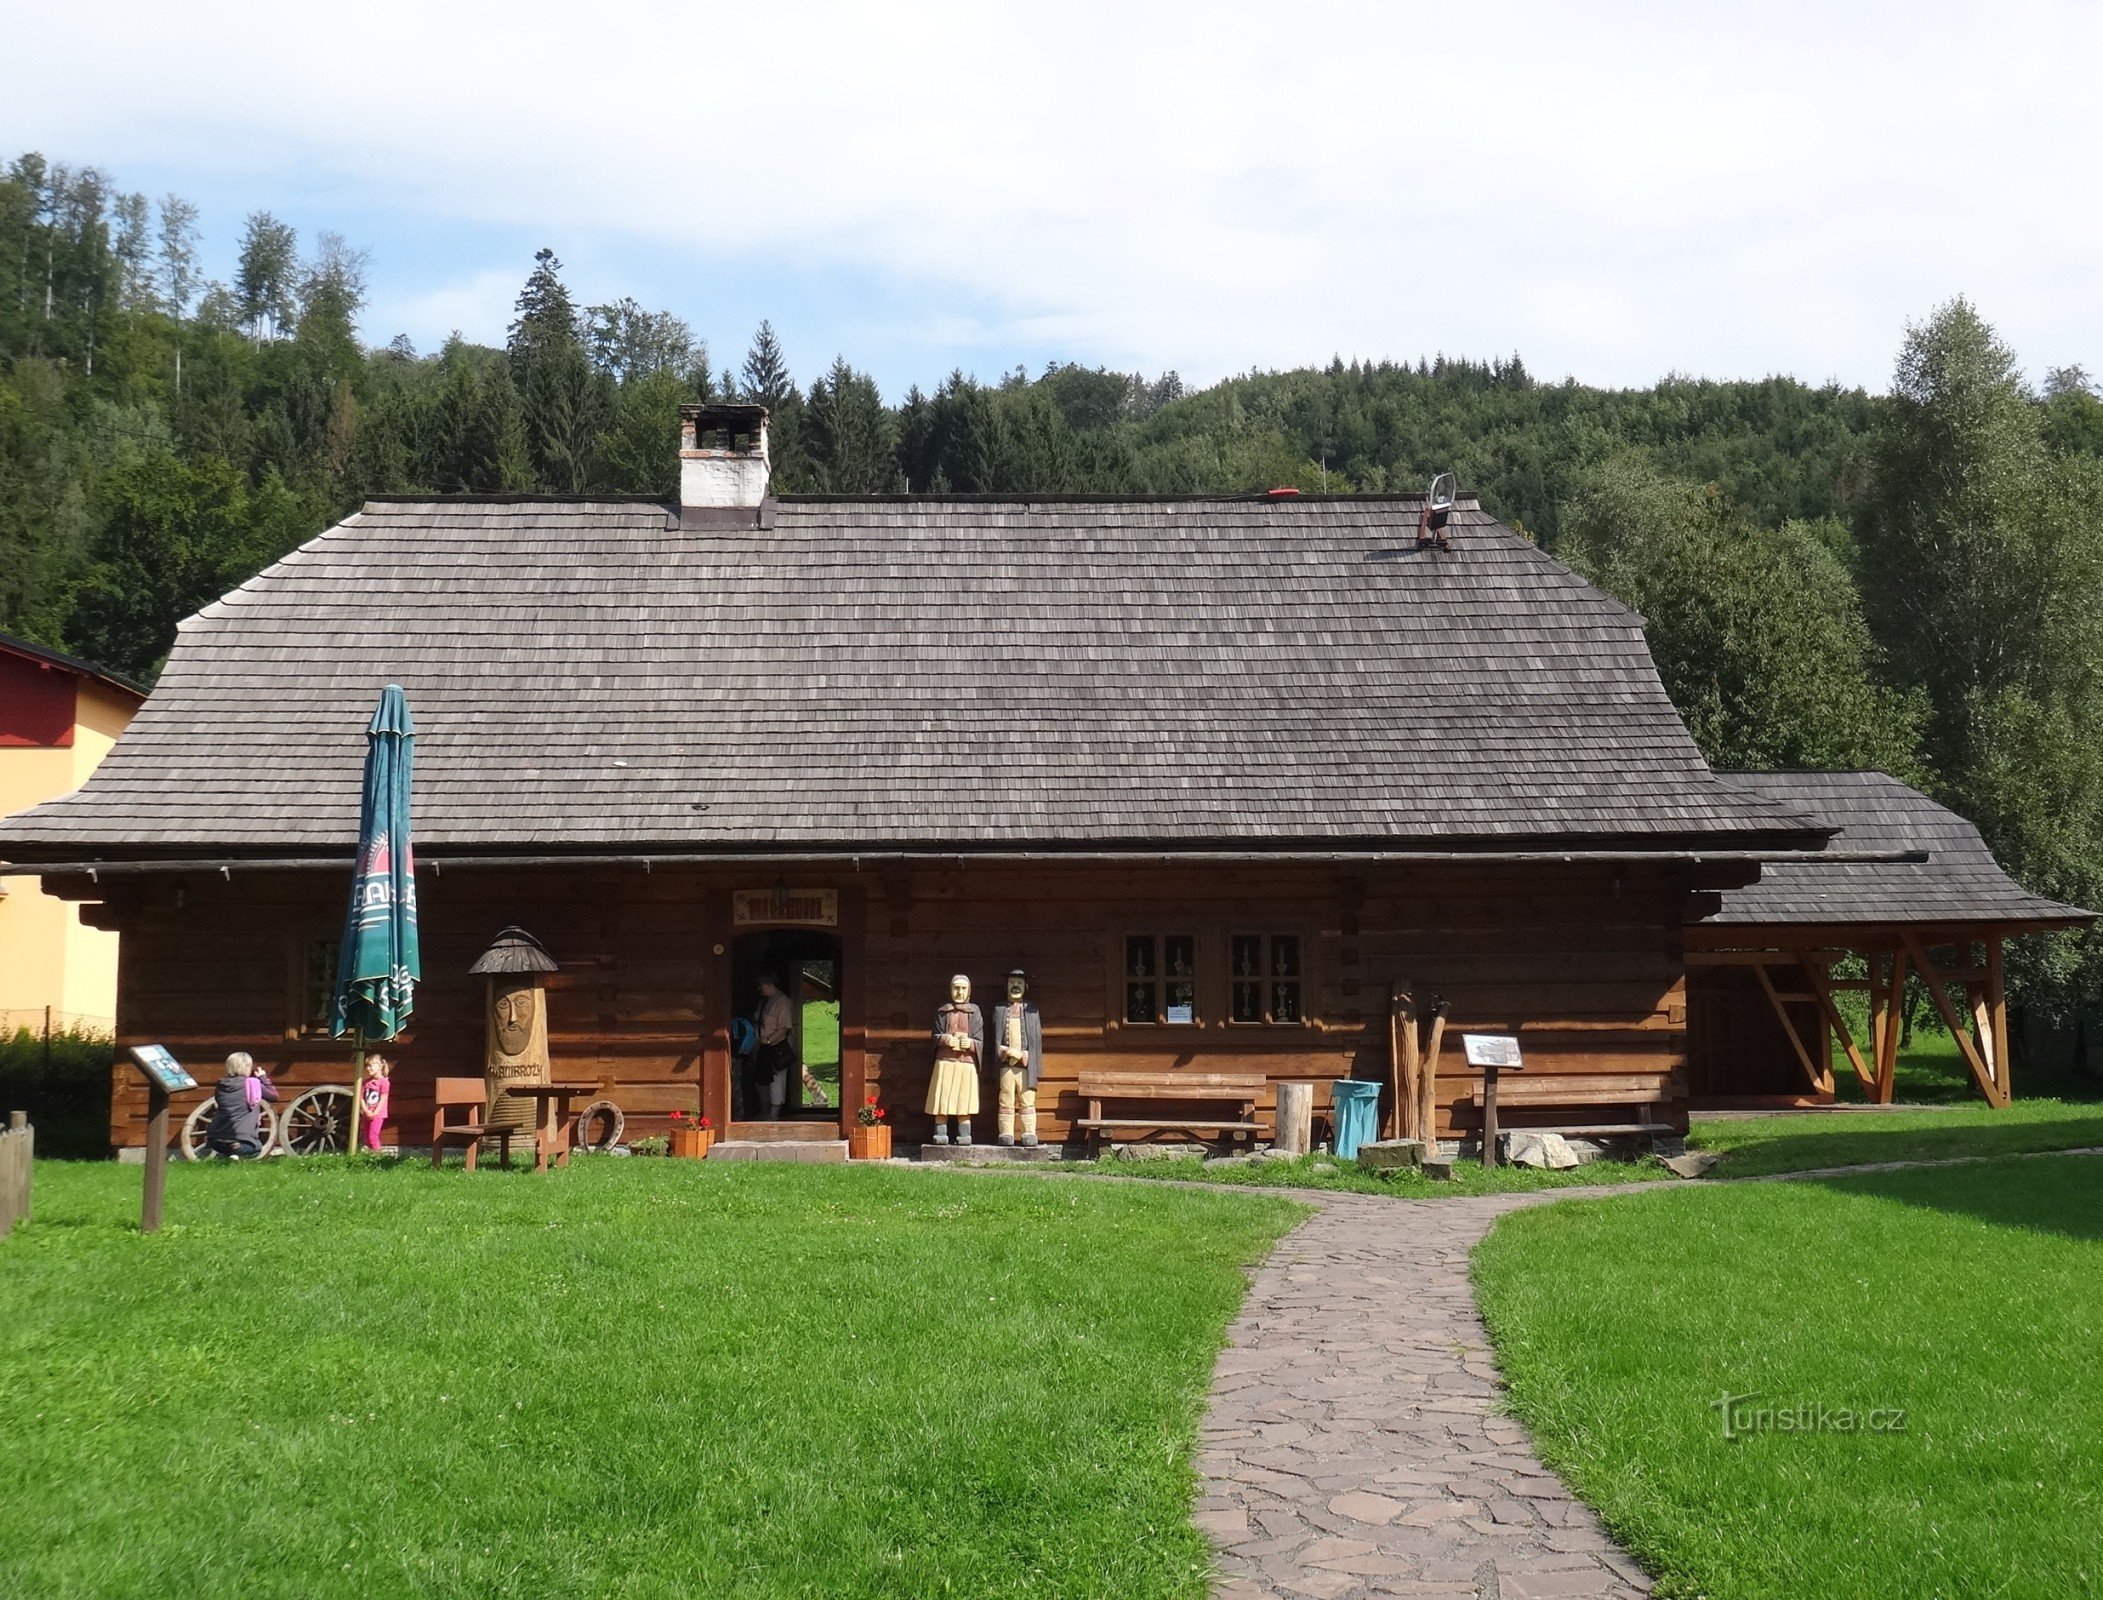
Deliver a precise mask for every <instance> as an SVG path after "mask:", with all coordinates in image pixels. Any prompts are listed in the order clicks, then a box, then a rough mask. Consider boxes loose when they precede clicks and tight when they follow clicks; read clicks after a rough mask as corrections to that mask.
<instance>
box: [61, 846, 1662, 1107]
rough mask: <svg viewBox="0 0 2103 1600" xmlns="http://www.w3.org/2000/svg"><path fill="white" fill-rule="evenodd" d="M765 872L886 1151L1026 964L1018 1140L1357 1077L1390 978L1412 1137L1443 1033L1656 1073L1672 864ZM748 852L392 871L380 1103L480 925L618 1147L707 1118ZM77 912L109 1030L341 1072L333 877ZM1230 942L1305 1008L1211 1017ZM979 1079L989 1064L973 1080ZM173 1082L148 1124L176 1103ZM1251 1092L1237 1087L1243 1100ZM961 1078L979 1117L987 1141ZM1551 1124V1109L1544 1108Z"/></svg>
mask: <svg viewBox="0 0 2103 1600" xmlns="http://www.w3.org/2000/svg"><path fill="white" fill-rule="evenodd" d="M785 876H786V882H787V886H788V887H790V888H796V889H802V888H824V887H830V888H833V889H836V890H837V891H838V908H839V926H838V928H837V930H836V931H837V933H838V934H839V936H840V939H841V943H842V967H843V980H844V981H843V996H842V1008H841V1037H842V1047H843V1049H842V1055H843V1061H842V1079H843V1089H844V1094H843V1098H844V1099H845V1100H846V1101H847V1103H848V1107H850V1108H851V1107H852V1106H853V1105H854V1104H856V1103H858V1101H859V1098H860V1095H861V1093H862V1092H863V1090H864V1089H865V1088H866V1089H867V1090H872V1091H874V1092H876V1093H877V1094H878V1095H879V1096H880V1097H881V1098H882V1100H883V1102H884V1104H885V1105H886V1106H887V1107H888V1108H890V1111H891V1120H892V1122H893V1125H894V1127H895V1128H896V1129H897V1135H898V1137H899V1139H900V1140H902V1141H904V1142H907V1143H911V1142H914V1141H916V1140H918V1139H919V1138H920V1136H921V1135H922V1133H923V1132H924V1131H925V1129H926V1126H927V1120H926V1119H925V1118H924V1117H923V1116H922V1115H921V1113H920V1109H919V1107H920V1102H921V1097H922V1095H923V1094H924V1092H925V1088H926V1082H927V1074H928V1065H929V1043H928V1037H927V1035H928V1030H929V1028H930V1026H931V1024H932V1020H933V1013H934V1008H935V1006H936V1005H937V1003H938V1002H939V1001H940V1000H941V999H942V998H943V996H944V995H945V993H946V986H947V982H948V979H949V976H950V974H951V973H953V972H957V971H963V972H967V973H969V974H970V975H971V976H972V978H973V980H974V983H975V985H976V992H977V997H978V998H979V999H980V1000H981V1001H982V1002H985V1001H988V1000H990V999H991V998H992V997H994V996H996V995H997V994H998V992H999V985H1000V980H1001V977H1002V975H1003V974H1004V973H1005V972H1006V971H1007V970H1008V969H1009V968H1010V967H1013V966H1021V967H1024V968H1026V969H1027V970H1028V971H1029V972H1030V974H1031V975H1032V980H1033V982H1032V998H1033V999H1035V1000H1036V1002H1037V1004H1038V1005H1039V1007H1040V1008H1041V1010H1042V1012H1043V1015H1044V1020H1045V1035H1046V1037H1045V1052H1046V1058H1047V1077H1046V1082H1045V1083H1044V1085H1043V1086H1042V1088H1041V1090H1040V1106H1041V1108H1042V1112H1043V1122H1044V1127H1043V1132H1044V1134H1045V1136H1046V1137H1047V1138H1056V1137H1059V1136H1061V1135H1063V1134H1064V1133H1065V1131H1066V1129H1067V1126H1068V1124H1069V1122H1070V1120H1071V1119H1072V1118H1073V1117H1074V1116H1076V1115H1078V1114H1079V1108H1078V1106H1077V1103H1076V1094H1075V1090H1074V1084H1075V1080H1076V1077H1077V1075H1078V1073H1079V1072H1080V1071H1081V1070H1082V1069H1083V1067H1084V1066H1094V1067H1129V1068H1144V1069H1148V1070H1160V1069H1164V1068H1167V1069H1175V1068H1189V1069H1192V1070H1209V1071H1222V1070H1244V1071H1258V1072H1261V1073H1263V1074H1264V1075H1265V1076H1266V1077H1267V1078H1269V1079H1270V1080H1272V1081H1273V1082H1275V1081H1277V1080H1281V1079H1315V1080H1326V1079H1332V1078H1336V1077H1340V1076H1346V1075H1350V1074H1353V1073H1354V1072H1355V1073H1356V1074H1357V1075H1358V1076H1361V1077H1375V1078H1382V1079H1384V1078H1385V1077H1386V1075H1387V1064H1388V1028H1387V1009H1388V996H1389V993H1390V989H1391V987H1392V986H1395V985H1398V984H1406V985H1408V986H1410V987H1411V988H1412V989H1413V990H1414V992H1415V994H1416V995H1417V996H1418V998H1419V999H1420V1000H1421V1001H1426V1002H1428V1001H1429V1000H1430V999H1431V998H1432V997H1434V996H1442V997H1444V998H1445V999H1446V1000H1447V1001H1449V1002H1450V1004H1451V1016H1450V1021H1449V1024H1448V1034H1449V1043H1448V1046H1447V1049H1446V1051H1445V1054H1444V1056H1443V1059H1442V1061H1441V1068H1442V1073H1441V1091H1440V1094H1439V1102H1440V1127H1441V1131H1442V1132H1445V1133H1448V1134H1451V1133H1453V1132H1455V1131H1457V1130H1464V1129H1467V1128H1469V1127H1472V1126H1473V1117H1474V1113H1473V1112H1472V1110H1471V1109H1470V1108H1469V1106H1468V1104H1467V1100H1466V1094H1467V1088H1468V1085H1469V1081H1470V1080H1468V1079H1467V1078H1466V1077H1465V1075H1464V1071H1463V1068H1462V1063H1461V1059H1460V1044H1459V1040H1458V1038H1457V1035H1458V1034H1459V1033H1460V1032H1461V1031H1463V1030H1467V1029H1475V1030H1485V1031H1495V1032H1514V1033H1517V1034H1519V1035H1520V1038H1521V1041H1522V1044H1523V1046H1524V1048H1525V1051H1526V1058H1527V1066H1528V1069H1529V1070H1530V1071H1532V1072H1536V1073H1540V1074H1543V1075H1546V1074H1552V1073H1556V1072H1574V1071H1594V1072H1597V1071H1615V1070H1624V1071H1625V1070H1637V1069H1643V1070H1659V1069H1671V1070H1676V1071H1680V1072H1681V1073H1682V1074H1684V1067H1685V1060H1686V1057H1685V1048H1686V974H1685V967H1684V962H1683V955H1682V948H1681V936H1680V928H1681V921H1682V916H1683V913H1684V910H1685V907H1686V903H1687V895H1688V894H1689V892H1690V891H1691V890H1692V889H1694V888H1695V887H1697V885H1695V884H1694V883H1692V882H1691V880H1690V874H1689V872H1688V871H1687V870H1686V869H1681V868H1669V867H1650V866H1643V867H1633V866H1630V867H1613V866H1605V865H1596V864H1590V865H1588V864H1583V863H1572V864H1558V863H1541V864H1523V865H1521V864H1509V865H1483V866H1476V867H1462V866H1444V865H1441V866H1436V867H1400V866H1397V867H1367V868H1363V869H1355V868H1345V869H1340V868H1337V867H1335V866H1332V865H1327V864H1315V863H1303V864H1291V863H1286V864H1280V865H1276V866H1249V867H1208V868H1190V867H1181V866H1175V865H1169V864H1163V865H1158V866H1122V867H1118V868H1114V869H1113V868H1106V867H1090V866H1084V865H1072V866H1067V865H1062V864H1046V865H1034V866H1017V865H988V864H982V863H964V864H952V865H946V866H940V867H936V866H914V867H911V868H897V867H893V868H871V869H868V870H864V871H855V870H852V869H851V868H845V867H843V868H839V869H824V870H817V869H814V870H810V871H802V872H792V873H789V874H786V875H785ZM777 879H778V875H777V874H776V873H775V872H774V871H773V869H767V870H766V871H765V872H755V871H754V869H751V868H744V869H734V868H701V867H695V868H682V869H679V870H676V871H675V870H667V869H665V868H661V867H660V868H659V869H657V870H655V871H652V872H644V871H642V870H640V869H638V868H620V869H606V868H591V869H584V868H550V869H536V870H531V871H526V870H515V871H513V870H503V869H497V868H464V867H454V868H450V869H448V870H446V871H445V872H443V873H434V872H433V871H431V870H430V869H429V868H426V869H425V870H424V871H423V872H422V873H420V874H419V877H418V896H419V901H420V905H421V911H422V924H421V927H422V934H423V952H424V982H423V984H422V986H421V987H420V988H419V990H418V992H417V1011H416V1020H415V1025H414V1027H413V1028H412V1030H411V1031H410V1032H409V1033H408V1034H407V1035H405V1037H404V1038H403V1039H402V1040H400V1041H398V1042H397V1043H396V1045H394V1046H393V1047H391V1048H390V1052H389V1053H390V1054H391V1055H393V1056H394V1057H395V1058H396V1060H397V1062H398V1067H397V1072H396V1077H395V1090H394V1102H393V1117H394V1120H395V1124H396V1127H395V1130H393V1131H395V1132H398V1133H399V1134H400V1136H401V1138H402V1139H403V1141H404V1142H407V1143H421V1142H423V1139H424V1137H425V1135H426V1133H427V1131H428V1128H429V1123H430V1085H431V1082H432V1080H433V1079H434V1078H435V1077H437V1076H439V1075H454V1074H475V1073H479V1071H480V1061H481V1020H480V1019H481V1005H482V999H481V980H480V979H476V978H471V977H469V976H468V974H467V968H468V966H469V965H470V964H471V963H472V962H473V960H474V959H475V957H476V956H478V955H479V954H480V953H481V952H482V950H483V949H484V948H485V947H486V946H487V944H488V943H489V941H490V939H491V938H492V937H493V935H494V934H495V933H496V932H497V930H498V929H499V928H501V927H502V926H504V925H505V924H507V923H514V922H515V923H518V924H519V925H521V926H523V927H525V928H526V929H528V930H529V931H530V932H532V933H533V934H535V935H536V936H537V937H538V938H539V939H540V940H541V941H542V942H543V943H544V944H545V945H546V947H547V948H548V950H549V952H550V953H551V954H552V955H553V956H554V957H555V959H556V960H557V961H558V962H559V963H560V964H561V967H562V970H561V971H560V972H558V973H555V974H552V975H551V976H550V978H549V982H548V1004H549V1042H550V1047H551V1051H552V1054H553V1057H554V1063H555V1071H556V1075H557V1076H558V1077H561V1078H570V1079H581V1080H586V1081H591V1082H594V1083H597V1084H599V1085H600V1086H601V1089H602V1091H603V1092H604V1093H606V1094H607V1095H609V1096H610V1097H611V1098H613V1099H615V1100H616V1101H618V1102H619V1103H620V1104H621V1105H622V1107H623V1108H624V1109H625V1110H626V1111H627V1112H628V1113H629V1118H630V1121H629V1126H630V1133H631V1136H633V1135H634V1134H637V1133H643V1132H650V1131H655V1130H656V1129H657V1128H659V1127H661V1126H663V1122H664V1118H665V1116H666V1114H667V1113H669V1112H670V1111H671V1110H672V1109H673V1108H674V1107H680V1106H686V1107H690V1106H693V1105H695V1104H697V1103H698V1104H700V1105H702V1106H703V1108H704V1109H706V1110H707V1111H708V1112H709V1114H710V1115H711V1116H713V1117H714V1118H715V1120H716V1123H717V1126H718V1127H722V1126H725V1125H727V1123H728V1121H729V1113H730V1085H729V1054H728V1033H727V1026H728V1021H729V988H730V981H731V950H732V946H733V942H734V938H735V934H734V931H733V928H732V909H731V891H732V890H733V889H750V888H771V887H774V886H775V882H774V881H770V880H777ZM66 887H68V888H69V889H70V890H71V891H72V892H74V893H75V894H77V895H83V896H87V897H89V898H95V899H99V900H100V901H101V902H102V903H101V904H100V905H99V906H90V907H87V908H85V909H86V912H87V914H88V915H89V916H90V917H92V918H94V919H95V920H97V921H98V922H101V923H104V924H106V925H110V926H114V927H117V928H119V929H121V931H122V932H123V933H124V935H125V938H124V944H123V968H122V973H121V978H120V983H119V989H118V1001H117V1006H118V1030H119V1042H120V1043H122V1044H131V1043H140V1042H145V1041H149V1040H151V1041H158V1042H160V1043H163V1044H165V1045H167V1046H168V1047H169V1048H170V1049H171V1050H173V1051H174V1053H175V1054H176V1056H177V1057H178V1058H179V1059H181V1060H183V1061H184V1062H185V1063H187V1064H189V1065H190V1067H191V1069H192V1071H193V1072H194V1073H195V1074H196V1076H197V1077H198V1078H199V1080H200V1081H201V1082H209V1080H211V1079H212V1078H214V1077H216V1075H217V1068H216V1063H217V1061H218V1060H219V1059H221V1058H222V1057H224V1056H225V1055H226V1054H227V1053H228V1052H229V1051H232V1050H236V1049H241V1050H247V1051H249V1052H251V1053H252V1054H254V1055H255V1057H256V1059H257V1060H258V1061H260V1062H263V1063H265V1064H266V1065H267V1066H269V1068H270V1069H271V1071H272V1072H273V1074H274V1076H276V1078H277V1080H278V1082H279V1084H280V1085H281V1086H282V1087H283V1088H284V1089H286V1090H287V1091H288V1098H289V1094H290V1092H291V1091H294V1090H296V1089H298V1088H299V1087H302V1086H306V1085H310V1084H315V1083H326V1082H339V1083H347V1082H348V1081H349V1077H350V1051H349V1048H348V1046H347V1044H345V1043H339V1042H337V1041H333V1040H329V1039H327V1038H324V1037H320V1036H318V1035H317V1034H316V1033H314V1032H312V1031H311V1030H303V1029H302V1027H301V1019H300V1017H299V1015H298V1012H299V1010H300V1006H301V981H302V976H301V965H302V961H303V959H304V952H305V950H306V948H307V946H308V945H309V943H310V942H312V941H316V940H328V939H333V938H334V937H335V936H336V933H337V930H338V927H339V925H340V922H341V917H342V906H343V895H344V893H345V887H346V886H345V882H344V880H343V878H342V877H341V876H339V875H337V874H335V873H321V872H287V871H267V870H262V869H257V870H237V871H236V872H234V873H233V874H232V876H231V877H230V878H227V877H222V876H220V875H217V874H212V875H192V876H189V877H186V878H182V879H175V880H170V879H165V878H155V879H150V880H132V881H130V882H129V883H125V884H122V885H120V886H114V887H113V886H112V885H111V884H110V883H109V882H108V881H105V883H104V884H102V885H101V886H98V887H90V886H87V885H85V884H70V885H67V886H66ZM1141 933H1154V934H1187V935H1191V936H1193V937H1194V938H1195V939H1196V940H1197V950H1198V1011H1199V1016H1200V1020H1199V1022H1198V1023H1197V1024H1196V1025H1194V1026H1164V1025H1138V1026H1135V1025H1131V1024H1128V1023H1126V1022H1125V1021H1124V1020H1123V1016H1122V1006H1121V993H1122V991H1121V982H1122V956H1123V950H1124V939H1125V937H1126V935H1128V934H1141ZM1237 933H1261V934H1279V933H1291V934H1297V935H1298V936H1299V937H1300V939H1301V951H1302V965H1303V980H1302V981H1303V984H1304V1006H1305V1013H1306V1020H1305V1021H1303V1022H1299V1023H1293V1024H1280V1025H1271V1024H1255V1025H1236V1024H1232V1023H1229V1022H1227V1021H1225V1020H1224V1018H1225V1016H1226V1013H1227V1010H1228V986H1229V982H1230V977H1229V974H1228V971H1227V967H1228V963H1229V941H1230V939H1231V938H1232V936H1233V935H1235V934H1237ZM989 1080H990V1075H989ZM194 1098H196V1097H185V1098H184V1099H183V1100H182V1101H181V1102H180V1103H179V1104H178V1105H177V1106H176V1108H175V1111H176V1117H177V1118H178V1119H179V1118H180V1117H181V1115H182V1114H183V1113H185V1112H187V1110H188V1109H189V1104H190V1102H191V1100H193V1099H194ZM1268 1110H1269V1105H1268V1103H1266V1107H1265V1115H1266V1120H1267V1116H1268ZM992 1111H993V1105H992V1092H991V1083H990V1081H989V1082H988V1084H987V1089H986V1093H985V1111H984V1115H983V1117H982V1119H981V1121H982V1124H983V1127H982V1129H981V1136H982V1137H990V1135H991V1131H992ZM144 1117H145V1093H144V1089H143V1087H142V1086H141V1085H140V1083H139V1082H138V1079H137V1074H136V1073H133V1072H130V1071H129V1070H128V1069H127V1070H123V1071H120V1072H119V1074H118V1076H117V1078H116V1082H115V1085H114V1092H113V1094H112V1097H111V1136H112V1139H113V1141H114V1142H115V1143H117V1144H120V1145H123V1144H130V1145H136V1144H137V1143H139V1142H140V1140H141V1138H142V1133H143V1123H144ZM1544 1118H1545V1120H1549V1121H1556V1120H1565V1121H1566V1120H1569V1113H1568V1112H1566V1111H1558V1112H1554V1113H1545V1114H1544Z"/></svg>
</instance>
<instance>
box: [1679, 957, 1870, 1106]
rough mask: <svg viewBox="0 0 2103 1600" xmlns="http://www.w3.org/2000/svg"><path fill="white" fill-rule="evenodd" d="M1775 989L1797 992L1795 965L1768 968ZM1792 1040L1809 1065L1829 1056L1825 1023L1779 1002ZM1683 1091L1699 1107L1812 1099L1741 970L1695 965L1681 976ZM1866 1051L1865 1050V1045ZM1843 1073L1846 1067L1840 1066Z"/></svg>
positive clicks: (1769, 1010)
mask: <svg viewBox="0 0 2103 1600" xmlns="http://www.w3.org/2000/svg"><path fill="white" fill-rule="evenodd" d="M1772 970H1773V976H1774V981H1775V983H1776V985H1777V986H1778V987H1779V988H1780V989H1781V990H1783V991H1784V992H1785V993H1794V992H1800V991H1801V990H1802V989H1803V987H1804V981H1805V980H1804V978H1803V976H1802V974H1801V973H1800V972H1799V971H1798V969H1797V968H1796V967H1794V966H1784V967H1778V968H1774V969H1772ZM1783 1004H1784V1005H1786V1006H1787V1007H1788V1010H1789V1014H1790V1016H1792V1017H1793V1018H1795V1020H1796V1026H1797V1032H1798V1037H1800V1038H1801V1039H1803V1040H1804V1042H1805V1043H1806V1044H1808V1045H1811V1046H1812V1047H1813V1048H1812V1059H1813V1060H1814V1061H1822V1060H1826V1059H1828V1058H1829V1057H1830V1055H1831V1053H1832V1052H1831V1048H1830V1035H1829V1033H1828V1031H1827V1029H1826V1025H1825V1018H1824V1017H1822V1016H1820V1015H1819V1012H1818V1007H1817V1006H1816V1004H1814V1003H1813V1002H1810V1001H1804V1000H1789V1001H1784V1002H1783ZM1687 1019H1688V1021H1687V1049H1688V1062H1689V1071H1688V1085H1687V1086H1688V1092H1689V1093H1690V1094H1691V1095H1692V1096H1693V1097H1694V1099H1695V1101H1696V1102H1697V1103H1703V1102H1717V1103H1728V1102H1731V1101H1738V1100H1760V1099H1775V1100H1796V1099H1802V1098H1804V1097H1806V1096H1808V1095H1810V1094H1811V1092H1812V1090H1811V1084H1810V1082H1809V1081H1808V1080H1807V1079H1806V1078H1805V1076H1804V1068H1803V1063H1802V1062H1801V1061H1800V1060H1799V1059H1798V1058H1797V1054H1796V1050H1795V1048H1794V1047H1793V1046H1792V1045H1791V1044H1790V1043H1789V1036H1788V1035H1787V1034H1786V1033H1784V1032H1783V1031H1782V1023H1781V1019H1780V1018H1779V1017H1777V1016H1776V1015H1775V1014H1774V1006H1773V1004H1772V1002H1770V1001H1769V1000H1768V998H1767V995H1766V992H1765V991H1764V990H1762V989H1761V988H1760V984H1759V980H1758V979H1757V978H1756V977H1754V975H1753V970H1752V968H1750V967H1745V966H1714V967H1694V968H1691V969H1690V970H1689V971H1688V974H1687ZM1863 1047H1864V1049H1865V1050H1866V1049H1867V1048H1868V1046H1867V1044H1866V1042H1865V1044H1864V1046H1863ZM1842 1070H1843V1071H1845V1070H1846V1067H1845V1064H1844V1063H1843V1065H1842Z"/></svg>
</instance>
